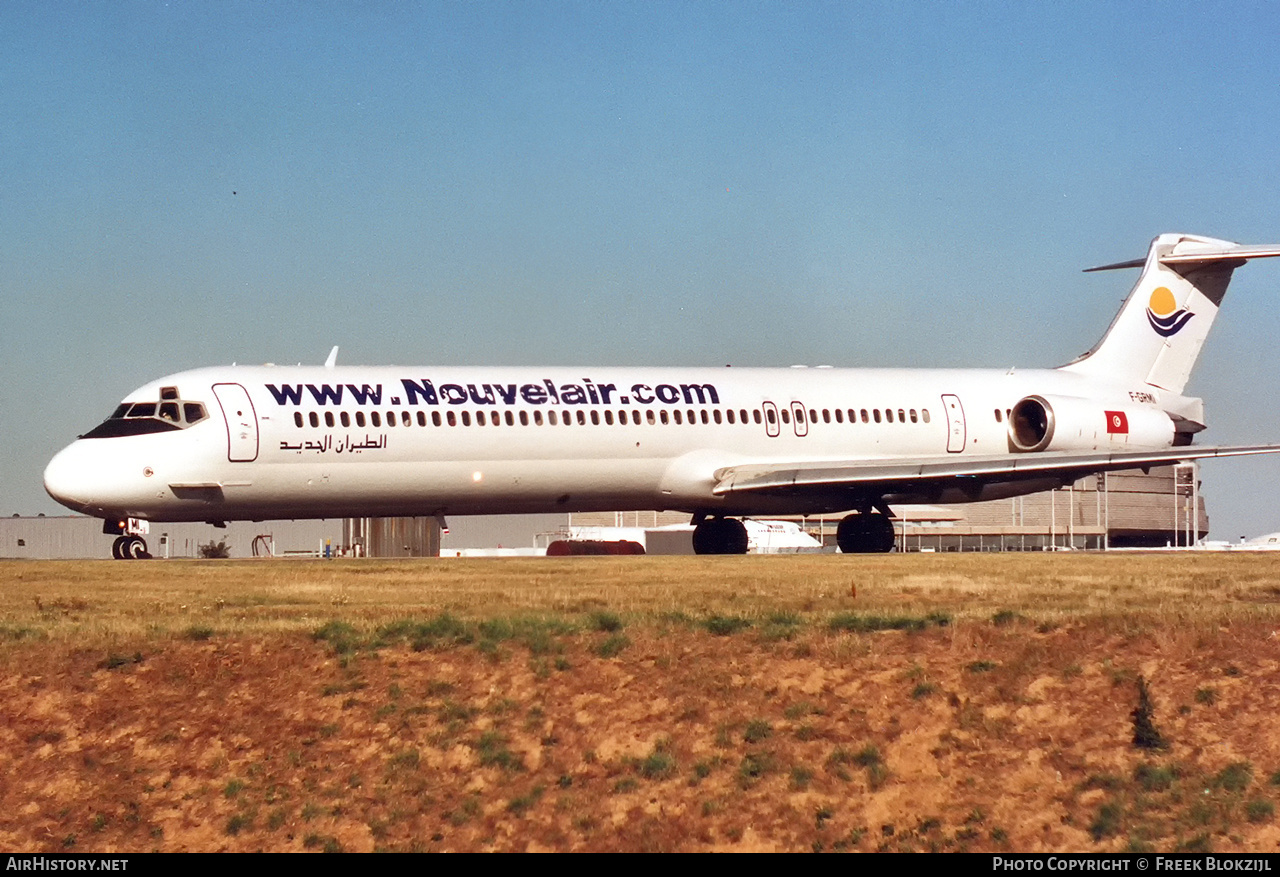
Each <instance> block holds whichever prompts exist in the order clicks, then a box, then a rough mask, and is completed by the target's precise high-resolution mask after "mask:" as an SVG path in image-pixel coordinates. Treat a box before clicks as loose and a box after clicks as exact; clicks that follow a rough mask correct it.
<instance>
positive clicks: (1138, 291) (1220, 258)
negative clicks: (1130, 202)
mask: <svg viewBox="0 0 1280 877" xmlns="http://www.w3.org/2000/svg"><path fill="white" fill-rule="evenodd" d="M1268 256H1280V245H1275V246H1260V247H1253V246H1241V245H1240V244H1234V243H1231V242H1230V241H1220V240H1215V239H1214V238H1206V237H1198V236H1196V235H1187V234H1162V235H1160V236H1159V237H1158V238H1156V239H1155V240H1154V241H1152V242H1151V249H1150V250H1149V251H1148V252H1147V257H1146V258H1145V259H1137V260H1134V261H1132V262H1120V263H1117V264H1115V265H1103V266H1100V267H1098V268H1089V269H1087V270H1089V271H1107V270H1110V269H1113V268H1141V269H1142V276H1141V277H1139V278H1138V283H1137V285H1136V286H1134V287H1133V291H1132V292H1130V293H1129V297H1128V298H1127V299H1125V302H1124V304H1123V305H1121V306H1120V313H1118V314H1116V318H1115V319H1114V320H1112V322H1111V327H1110V328H1109V329H1107V334H1106V335H1104V336H1103V338H1102V340H1101V341H1100V342H1098V344H1097V345H1096V346H1095V347H1094V348H1093V349H1092V350H1090V351H1089V352H1088V353H1086V354H1084V355H1083V356H1081V357H1080V358H1079V359H1077V360H1075V361H1074V362H1072V363H1070V364H1069V365H1065V366H1063V369H1065V370H1067V371H1073V372H1078V373H1080V374H1085V375H1089V376H1091V377H1097V378H1099V379H1102V380H1111V381H1130V382H1136V381H1141V382H1144V383H1147V384H1150V385H1152V386H1155V387H1159V388H1161V389H1163V390H1169V391H1170V392H1174V393H1181V392H1182V389H1183V387H1185V386H1186V384H1187V378H1189V377H1190V376H1191V369H1192V368H1193V367H1194V366H1195V364H1196V358H1197V357H1198V356H1199V355H1200V348H1201V347H1203V346H1204V340H1205V338H1206V337H1207V336H1208V334H1209V327H1210V326H1212V325H1213V318H1214V317H1215V316H1217V313H1218V307H1219V306H1220V305H1221V304H1222V297H1223V296H1224V295H1226V293H1227V284H1228V283H1230V282H1231V273H1232V272H1233V271H1234V270H1235V269H1236V268H1239V267H1240V266H1241V265H1243V264H1244V263H1245V262H1247V261H1248V260H1249V259H1260V258H1265V257H1268Z"/></svg>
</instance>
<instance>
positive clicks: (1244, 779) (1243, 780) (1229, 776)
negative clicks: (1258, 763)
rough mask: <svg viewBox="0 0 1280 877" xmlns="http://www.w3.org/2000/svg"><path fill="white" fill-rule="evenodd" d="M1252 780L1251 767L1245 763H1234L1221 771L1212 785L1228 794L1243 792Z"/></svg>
mask: <svg viewBox="0 0 1280 877" xmlns="http://www.w3.org/2000/svg"><path fill="white" fill-rule="evenodd" d="M1252 780H1253V766H1252V765H1251V764H1249V762H1247V761H1235V762H1232V763H1231V764H1228V765H1227V766H1226V767H1224V768H1223V769H1222V771H1221V772H1220V773H1219V774H1218V776H1217V777H1216V778H1215V779H1214V784H1215V785H1217V786H1219V787H1221V788H1223V789H1226V790H1227V791H1228V792H1243V791H1244V790H1245V789H1247V788H1248V787H1249V783H1250V782H1251V781H1252Z"/></svg>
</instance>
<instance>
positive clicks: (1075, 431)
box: [1009, 396, 1174, 453]
mask: <svg viewBox="0 0 1280 877" xmlns="http://www.w3.org/2000/svg"><path fill="white" fill-rule="evenodd" d="M1173 443H1174V422H1173V418H1172V417H1170V416H1169V415H1168V414H1167V413H1166V412H1164V411H1161V410H1160V409H1158V408H1148V407H1140V406H1128V407H1126V406H1123V405H1116V406H1108V405H1106V404H1104V403H1102V402H1098V401H1096V400H1094V399H1083V398H1079V397H1076V396H1026V397H1024V398H1023V399H1020V400H1019V401H1018V404H1016V405H1014V406H1013V408H1012V409H1010V412H1009V447H1010V449H1011V450H1014V451H1025V452H1027V453H1035V452H1038V451H1050V450H1052V451H1090V450H1106V449H1112V448H1167V447H1170V446H1171V445H1173Z"/></svg>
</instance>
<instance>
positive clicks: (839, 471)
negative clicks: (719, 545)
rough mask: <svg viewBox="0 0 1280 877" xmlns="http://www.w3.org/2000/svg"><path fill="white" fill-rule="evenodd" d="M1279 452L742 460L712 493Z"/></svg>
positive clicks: (984, 477)
mask: <svg viewBox="0 0 1280 877" xmlns="http://www.w3.org/2000/svg"><path fill="white" fill-rule="evenodd" d="M1276 453H1280V445H1240V446H1235V447H1196V446H1192V445H1188V446H1185V447H1180V448H1168V449H1165V450H1158V451H1114V452H1108V451H1049V452H1046V453H1041V454H1000V455H994V454H993V455H989V456H980V455H975V456H968V455H966V456H958V455H957V456H955V457H949V458H945V459H944V458H938V457H921V458H915V459H911V458H906V459H904V458H886V459H874V460H867V459H863V460H821V461H814V462H801V463H747V464H743V465H739V466H728V467H725V468H724V469H720V470H718V471H717V472H716V473H715V478H716V485H715V487H713V488H712V491H711V492H712V493H713V494H715V495H716V496H731V495H734V494H739V495H741V494H763V493H779V494H790V493H796V492H801V491H804V490H805V489H806V488H817V489H821V488H829V489H830V488H835V489H839V488H849V489H853V490H862V491H866V490H867V489H868V488H874V489H875V490H877V491H880V490H882V491H883V492H885V493H891V492H893V491H895V490H900V489H905V488H909V487H920V486H924V485H932V486H956V487H963V486H966V485H967V484H971V485H973V486H975V487H978V486H980V485H982V484H994V483H1004V482H1010V481H1022V480H1028V479H1033V478H1044V477H1053V476H1055V475H1061V476H1063V477H1066V478H1070V477H1083V476H1084V475H1088V474H1091V473H1095V472H1107V471H1115V470H1118V469H1146V468H1149V467H1151V466H1167V465H1170V464H1172V463H1180V462H1182V461H1184V460H1203V459H1208V458H1212V457H1239V456H1245V455H1249V454H1276Z"/></svg>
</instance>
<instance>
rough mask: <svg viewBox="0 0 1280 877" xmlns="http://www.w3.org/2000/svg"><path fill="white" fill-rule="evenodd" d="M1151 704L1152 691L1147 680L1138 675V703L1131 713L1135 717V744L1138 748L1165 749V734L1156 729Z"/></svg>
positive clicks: (1153, 710)
mask: <svg viewBox="0 0 1280 877" xmlns="http://www.w3.org/2000/svg"><path fill="white" fill-rule="evenodd" d="M1154 713H1155V707H1154V706H1152V704H1151V692H1150V691H1148V690H1147V680H1145V679H1143V678H1142V677H1141V676H1139V677H1138V705H1137V707H1135V708H1134V710H1133V712H1131V713H1130V714H1129V715H1131V716H1132V717H1133V745H1134V746H1136V747H1137V748H1138V749H1164V748H1166V747H1167V746H1168V743H1166V742H1165V739H1164V736H1163V735H1162V734H1161V733H1160V731H1159V730H1157V729H1156V725H1155V721H1154V719H1153V714H1154Z"/></svg>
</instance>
